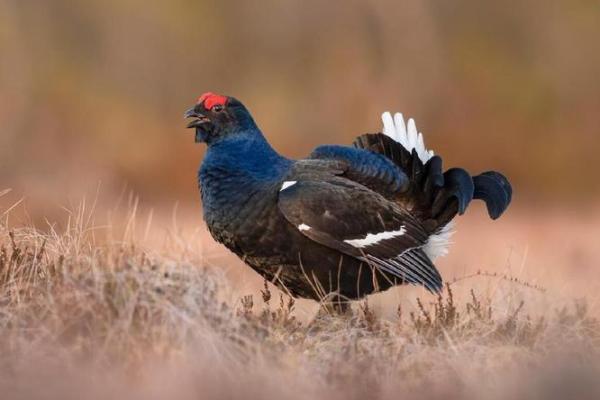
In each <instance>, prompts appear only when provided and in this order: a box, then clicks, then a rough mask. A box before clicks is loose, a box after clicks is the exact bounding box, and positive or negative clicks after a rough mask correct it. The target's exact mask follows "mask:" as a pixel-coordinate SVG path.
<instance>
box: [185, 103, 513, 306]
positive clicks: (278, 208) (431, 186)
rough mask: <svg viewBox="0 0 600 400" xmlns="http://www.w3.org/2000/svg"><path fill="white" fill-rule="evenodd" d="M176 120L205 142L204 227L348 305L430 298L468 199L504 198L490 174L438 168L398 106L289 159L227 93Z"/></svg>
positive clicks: (313, 292) (307, 294)
mask: <svg viewBox="0 0 600 400" xmlns="http://www.w3.org/2000/svg"><path fill="white" fill-rule="evenodd" d="M184 118H186V119H190V120H191V121H190V122H189V123H188V124H187V127H188V128H192V129H195V142H197V143H205V144H206V145H207V151H206V153H205V156H204V159H203V161H202V163H201V165H200V169H199V171H198V186H199V189H200V193H201V201H202V209H203V218H204V221H205V223H206V225H207V227H208V230H209V231H210V234H211V235H212V237H213V238H214V239H215V240H216V241H217V242H220V243H222V244H223V245H224V246H225V247H227V248H228V249H229V250H231V251H232V252H233V253H235V254H236V255H237V256H238V257H239V258H240V259H241V260H243V261H244V263H245V264H247V265H248V266H250V267H251V268H252V269H253V270H255V271H256V272H257V273H258V274H260V275H262V276H263V277H264V279H266V280H268V281H270V282H272V283H273V284H275V285H276V286H278V287H279V288H280V289H282V290H283V291H284V292H286V293H287V294H289V295H290V296H293V297H298V298H308V299H314V300H317V301H320V302H322V303H327V302H329V303H334V304H349V303H350V302H351V301H353V300H359V299H361V298H364V297H365V296H367V295H369V294H372V293H376V292H380V291H384V290H387V289H389V288H391V287H394V286H398V285H403V284H413V285H420V286H422V287H424V288H425V289H426V290H427V291H429V292H431V293H434V294H438V293H440V292H441V291H442V290H443V280H442V277H441V275H440V272H439V271H438V269H437V268H436V266H435V265H434V263H433V262H434V260H435V259H437V258H438V257H440V256H443V255H446V254H447V252H448V244H449V240H450V237H451V235H452V233H453V231H454V218H455V217H456V216H457V215H462V214H464V213H465V211H466V210H467V207H468V206H469V204H470V202H471V201H472V200H474V199H476V200H482V201H483V202H485V205H486V207H487V211H488V214H489V216H490V218H491V219H497V218H499V217H500V216H501V215H502V214H503V213H504V212H505V210H506V209H507V208H508V206H509V204H510V202H511V200H512V187H511V185H510V183H509V181H508V179H507V178H506V177H505V176H504V175H502V174H501V173H499V172H496V171H487V172H483V173H481V174H479V175H476V176H471V175H470V174H469V173H468V172H467V171H466V170H464V169H462V168H451V169H448V170H445V171H444V170H443V165H442V158H441V157H440V156H439V155H436V154H435V153H434V152H433V151H431V150H428V149H427V148H426V147H425V142H424V137H423V135H422V133H419V132H418V130H417V128H416V125H415V122H414V120H413V119H409V120H408V122H407V123H405V120H404V117H403V115H402V114H400V113H396V114H394V115H392V114H391V113H389V112H385V113H383V114H382V122H383V128H382V130H381V131H380V132H378V133H365V134H362V135H360V136H358V137H357V138H356V139H355V140H354V142H353V143H352V145H351V146H343V145H320V146H318V147H316V148H315V149H314V150H313V151H312V153H310V154H309V155H308V156H307V157H306V158H303V159H297V160H294V159H291V158H287V157H285V156H283V155H281V154H279V153H278V152H277V151H276V150H275V149H273V147H272V146H271V145H270V144H269V143H268V141H267V140H266V138H265V136H264V135H263V133H262V131H261V130H260V129H259V127H258V125H257V124H256V122H255V121H254V118H253V117H252V115H251V114H250V112H249V111H248V109H247V108H246V107H245V106H244V105H243V104H242V102H240V101H239V100H237V99H236V98H234V97H231V96H224V95H220V94H215V93H212V92H207V93H204V94H202V95H201V96H200V97H199V98H198V99H197V101H196V103H195V105H194V106H193V107H192V108H190V109H189V110H187V111H186V112H185V114H184Z"/></svg>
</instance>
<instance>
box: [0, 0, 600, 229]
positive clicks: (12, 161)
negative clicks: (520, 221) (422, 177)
mask: <svg viewBox="0 0 600 400" xmlns="http://www.w3.org/2000/svg"><path fill="white" fill-rule="evenodd" d="M550 3H552V4H550ZM599 39H600V3H598V2H596V1H583V0H581V1H563V2H535V1H520V2H516V3H513V4H511V5H507V4H504V3H498V2H486V3H485V4H483V3H481V2H479V1H472V0H460V1H454V2H434V1H424V2H422V1H403V2H398V1H344V2H319V1H314V0H308V1H299V0H298V1H285V2H282V1H275V0H264V1H260V2H259V1H247V2H245V1H244V2H232V1H219V2H210V1H183V0H176V1H169V2H149V1H137V0H127V1H121V0H119V1H116V0H115V1H93V0H90V1H85V2H83V1H82V2H72V1H66V0H52V1H35V0H26V1H18V0H8V1H7V0H5V1H2V2H0V48H1V57H0V122H1V123H0V189H1V188H13V193H12V194H11V195H12V196H13V199H14V198H16V197H22V196H25V197H26V198H27V203H28V204H29V212H30V214H32V215H33V219H37V218H39V217H41V216H46V215H49V214H51V213H53V210H55V209H56V208H57V207H58V206H60V205H64V204H67V203H68V202H69V201H76V200H77V199H79V198H81V196H82V195H83V194H87V195H88V196H90V194H91V195H93V194H94V193H95V192H96V189H97V187H98V185H99V182H101V188H100V193H101V198H102V201H105V202H108V203H110V202H111V201H114V200H113V199H114V196H115V194H116V193H121V191H122V190H123V188H126V189H127V190H131V191H133V192H134V193H137V194H139V195H140V197H141V199H142V201H143V202H144V203H145V204H148V205H151V206H152V207H163V206H165V207H168V208H171V207H172V206H173V204H174V203H175V202H177V201H179V202H182V203H184V204H190V206H193V207H196V206H197V198H198V196H197V193H196V183H195V173H196V172H195V171H196V169H197V166H198V164H199V162H200V160H201V158H202V153H203V151H204V149H203V148H202V146H194V144H193V140H192V137H191V132H187V131H186V130H185V129H184V121H183V120H182V112H183V111H184V110H185V109H186V108H187V107H188V106H190V105H191V104H192V103H193V102H194V100H195V98H196V97H197V96H198V95H199V94H201V93H202V92H204V91H209V90H210V91H215V92H222V93H225V94H229V95H233V96H236V97H238V98H239V99H241V100H242V101H243V102H245V104H246V105H247V106H248V107H249V108H250V109H251V111H252V112H253V114H254V116H255V118H256V120H257V121H258V123H259V124H260V126H261V127H262V128H263V131H264V132H265V134H266V136H267V137H268V139H269V140H270V141H271V142H272V143H273V144H274V146H275V147H276V148H277V149H278V150H280V151H281V152H283V153H284V154H286V155H288V156H291V157H302V156H304V155H306V154H307V153H308V152H309V151H310V150H311V149H312V148H314V147H315V146H316V145H318V144H322V143H350V142H351V141H352V139H353V137H354V136H355V135H357V134H360V133H363V132H366V131H375V130H378V129H380V120H379V114H380V113H381V111H384V110H388V109H389V110H397V111H402V112H403V113H404V114H405V115H408V116H413V117H415V119H416V121H417V127H418V128H419V130H421V131H422V132H423V133H425V135H426V142H427V144H428V145H429V146H430V147H432V148H433V149H435V150H436V151H437V153H439V154H441V155H443V156H444V158H445V162H446V166H463V167H467V168H469V169H470V170H471V171H472V172H477V171H481V170H483V169H491V168H494V169H498V170H501V171H504V172H505V173H506V174H507V175H508V176H509V177H510V178H511V180H512V181H513V183H514V186H515V192H516V196H515V201H516V202H517V203H521V204H524V205H530V204H535V205H539V204H554V205H555V204H561V205H567V206H569V205H573V204H578V205H579V204H581V203H583V204H585V203H589V202H592V203H593V202H594V201H595V200H596V199H597V196H598V194H599V189H600V185H599V184H598V179H597V168H596V167H594V165H595V162H596V159H597V152H598V149H599V148H600V146H599V143H600V129H599V118H598V110H599V109H600V79H598V73H599V72H600V51H598V49H599V48H598V40H599ZM569 207H570V206H569Z"/></svg>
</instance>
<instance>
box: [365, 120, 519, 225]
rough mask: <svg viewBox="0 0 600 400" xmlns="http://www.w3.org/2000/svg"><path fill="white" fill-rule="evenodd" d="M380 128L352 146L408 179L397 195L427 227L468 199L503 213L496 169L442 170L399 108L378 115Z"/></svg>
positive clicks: (506, 188)
mask: <svg viewBox="0 0 600 400" xmlns="http://www.w3.org/2000/svg"><path fill="white" fill-rule="evenodd" d="M382 119H383V123H384V128H383V133H375V134H365V135H362V136H359V137H358V138H356V140H355V141H354V146H355V147H358V148H363V149H367V150H370V151H373V152H375V153H379V154H382V155H385V156H386V157H387V158H389V159H390V160H392V161H393V162H394V163H395V164H396V165H398V166H399V167H400V168H402V170H403V171H404V172H405V173H406V175H407V176H408V177H409V179H410V186H409V188H408V191H407V192H404V193H402V194H399V199H398V200H399V201H402V202H404V203H405V204H406V203H407V202H408V203H409V206H411V207H412V209H413V211H414V212H415V213H417V214H419V217H420V219H421V221H423V224H424V226H425V227H426V229H427V230H429V232H430V233H438V232H440V231H441V230H443V229H444V227H446V226H447V224H448V223H449V222H450V221H451V220H452V219H453V218H454V217H455V216H456V214H461V215H462V214H463V213H464V212H465V211H466V209H467V207H468V205H469V203H470V202H471V200H473V199H480V200H483V201H484V202H485V203H486V206H487V210H488V213H489V215H490V217H491V218H492V219H496V218H498V217H500V215H502V213H503V212H504V211H505V210H506V208H507V207H508V205H509V204H510V201H511V198H512V189H511V186H510V183H509V182H508V180H507V179H506V178H505V177H504V176H503V175H502V174H500V173H498V172H495V171H489V172H484V173H482V174H480V175H477V176H474V177H471V175H470V174H469V173H468V172H467V171H465V170H464V169H462V168H451V169H449V170H447V171H445V172H444V171H443V166H442V159H441V158H440V157H439V156H436V155H435V154H434V153H433V151H430V150H427V149H426V148H425V143H424V140H423V135H422V134H421V133H418V132H417V129H416V126H415V123H414V120H412V119H409V121H408V124H407V125H405V124H404V119H403V117H402V114H399V113H398V114H396V115H395V116H394V118H393V119H392V116H391V115H390V113H385V114H383V116H382Z"/></svg>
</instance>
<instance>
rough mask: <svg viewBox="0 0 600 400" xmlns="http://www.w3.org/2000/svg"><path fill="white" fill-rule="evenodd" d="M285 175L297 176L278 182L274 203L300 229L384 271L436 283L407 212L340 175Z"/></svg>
mask: <svg viewBox="0 0 600 400" xmlns="http://www.w3.org/2000/svg"><path fill="white" fill-rule="evenodd" d="M289 179H297V180H288V181H285V182H283V184H282V186H281V190H280V192H279V201H278V206H279V209H280V211H281V212H282V213H283V215H284V216H285V218H286V219H287V220H288V221H289V222H290V223H291V224H293V225H294V226H295V227H296V229H298V230H299V231H300V232H301V233H302V234H303V235H305V236H306V237H308V238H310V239H311V240H313V241H315V242H317V243H320V244H322V245H325V246H327V247H330V248H332V249H335V250H337V251H340V252H341V253H344V254H347V255H350V256H353V257H356V258H358V259H360V260H363V261H365V262H367V263H369V264H370V265H373V266H374V267H376V268H377V269H379V270H380V271H382V272H384V273H386V274H387V275H388V276H393V277H397V278H399V279H401V280H402V281H405V282H409V283H415V284H422V285H424V286H425V287H426V288H427V289H428V290H430V291H434V292H437V291H439V290H440V289H441V286H442V279H441V276H440V274H439V272H438V271H437V270H436V268H435V266H434V265H433V264H432V262H431V261H430V260H429V258H428V257H427V256H426V255H425V254H424V252H423V251H422V249H421V248H422V247H423V246H424V245H425V244H426V242H427V239H428V237H427V232H426V231H425V230H424V229H423V227H422V225H421V224H420V223H419V222H418V221H417V220H416V219H415V218H413V217H412V216H411V215H410V214H408V213H407V212H405V211H403V210H402V209H400V208H399V207H398V206H397V205H395V204H394V203H392V202H391V201H388V200H387V199H385V198H384V197H383V196H381V195H379V194H378V193H375V192H373V191H372V190H370V189H368V188H366V187H364V186H362V185H360V184H357V183H355V182H352V181H350V180H348V179H345V178H340V177H334V176H331V177H329V178H327V179H321V180H308V179H307V180H303V179H300V178H289Z"/></svg>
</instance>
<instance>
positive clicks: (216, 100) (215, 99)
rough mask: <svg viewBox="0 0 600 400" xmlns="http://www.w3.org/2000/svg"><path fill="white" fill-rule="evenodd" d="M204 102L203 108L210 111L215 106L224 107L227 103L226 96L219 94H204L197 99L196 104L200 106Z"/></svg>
mask: <svg viewBox="0 0 600 400" xmlns="http://www.w3.org/2000/svg"><path fill="white" fill-rule="evenodd" d="M202 102H204V108H205V109H207V110H210V109H211V108H213V107H214V106H215V105H217V104H218V105H221V106H224V105H225V103H226V102H227V96H221V95H220V94H215V93H212V92H207V93H204V94H203V95H202V96H200V97H198V101H197V102H196V104H200V103H202Z"/></svg>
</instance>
